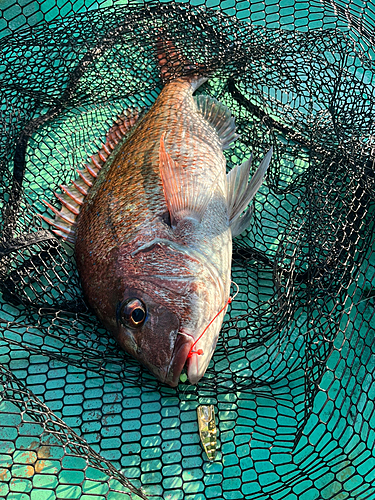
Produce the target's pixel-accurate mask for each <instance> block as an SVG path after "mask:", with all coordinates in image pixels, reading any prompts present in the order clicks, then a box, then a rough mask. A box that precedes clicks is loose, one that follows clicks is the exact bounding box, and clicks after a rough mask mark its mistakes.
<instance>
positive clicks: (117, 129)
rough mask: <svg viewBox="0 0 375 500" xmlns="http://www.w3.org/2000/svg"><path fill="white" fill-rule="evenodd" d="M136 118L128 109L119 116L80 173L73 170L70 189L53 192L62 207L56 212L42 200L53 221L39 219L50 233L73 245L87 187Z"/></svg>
mask: <svg viewBox="0 0 375 500" xmlns="http://www.w3.org/2000/svg"><path fill="white" fill-rule="evenodd" d="M138 117H139V112H138V111H135V110H128V111H127V112H126V113H125V114H124V115H121V116H120V117H119V118H118V119H117V120H116V122H115V123H114V125H113V127H112V128H111V129H110V130H109V131H108V133H107V136H106V142H105V143H104V144H102V147H101V149H100V150H99V151H98V153H96V154H94V155H92V156H91V157H90V158H89V160H88V162H87V163H86V164H85V169H84V170H77V173H78V177H77V178H76V179H74V180H73V181H72V184H71V185H70V186H63V185H62V184H61V185H60V186H59V187H60V189H61V190H62V193H55V196H56V198H57V199H58V200H59V201H60V203H61V205H62V207H61V210H60V211H58V210H57V209H56V208H55V207H53V206H52V205H51V204H50V203H48V202H47V201H44V200H42V201H43V203H45V204H46V205H47V207H48V208H49V209H50V210H51V211H52V212H53V213H54V214H55V218H54V219H49V218H48V217H45V216H44V215H40V217H41V218H42V219H43V220H45V221H46V222H47V223H48V224H50V225H51V226H53V227H54V228H55V229H52V231H53V232H54V233H55V234H56V235H57V236H60V237H61V238H63V239H64V240H66V241H69V242H70V243H74V233H75V224H76V218H77V217H78V215H79V211H80V208H81V206H82V205H83V203H84V200H85V197H86V195H87V194H88V192H89V190H90V188H91V187H92V185H93V183H94V182H95V179H96V177H97V176H98V173H99V172H100V170H101V169H102V167H103V165H104V164H105V162H106V161H107V159H108V158H109V156H110V155H111V154H112V152H113V150H114V149H115V148H116V146H117V144H119V143H120V142H121V141H122V139H124V137H125V136H126V135H127V133H128V132H129V130H130V129H131V128H132V127H133V125H134V124H135V123H136V121H137V120H138Z"/></svg>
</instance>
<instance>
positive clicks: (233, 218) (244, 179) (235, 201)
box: [227, 148, 273, 237]
mask: <svg viewBox="0 0 375 500" xmlns="http://www.w3.org/2000/svg"><path fill="white" fill-rule="evenodd" d="M272 152H273V148H271V149H270V150H269V151H268V153H267V154H266V156H265V157H264V158H263V160H262V162H261V164H260V165H259V167H258V169H257V171H256V172H255V174H254V175H253V176H252V178H251V180H250V182H249V183H248V179H249V174H250V167H251V161H252V156H251V157H250V159H249V160H247V161H245V162H244V163H242V164H241V165H237V166H236V167H234V168H232V170H231V171H230V172H229V173H228V174H227V181H228V215H229V224H230V227H231V229H232V235H233V237H234V236H238V235H239V234H241V233H242V232H243V231H244V230H245V229H247V228H248V226H249V224H250V220H251V215H252V210H251V211H250V212H249V210H250V209H248V210H247V212H246V213H245V214H244V215H242V217H240V216H241V214H242V212H243V211H244V210H245V209H246V207H247V206H248V204H249V203H250V201H251V200H252V199H253V198H254V196H255V195H256V193H257V191H258V189H259V188H260V186H261V185H262V182H263V177H264V175H265V173H266V171H267V168H268V166H269V164H270V161H271V157H272Z"/></svg>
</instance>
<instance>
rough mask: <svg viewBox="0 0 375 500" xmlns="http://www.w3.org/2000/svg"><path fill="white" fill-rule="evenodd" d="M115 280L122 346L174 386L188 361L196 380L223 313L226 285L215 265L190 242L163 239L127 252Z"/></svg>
mask: <svg viewBox="0 0 375 500" xmlns="http://www.w3.org/2000/svg"><path fill="white" fill-rule="evenodd" d="M117 279H118V280H117V283H118V286H117V293H116V297H115V300H114V302H116V305H115V304H113V306H114V305H115V310H116V322H115V328H111V329H112V331H113V333H114V335H115V337H116V339H117V341H118V343H119V344H120V346H121V347H122V348H123V349H124V350H125V351H127V352H128V353H129V354H131V355H132V356H133V357H134V358H136V359H138V360H139V361H140V362H141V363H142V364H143V365H144V366H146V367H147V368H148V369H149V370H150V371H151V372H152V373H153V374H154V375H155V376H156V377H157V378H158V379H159V380H161V381H162V382H164V383H166V384H169V385H170V386H172V387H175V386H177V385H178V382H179V377H180V374H181V372H182V370H183V368H184V366H185V365H186V368H187V374H188V378H189V381H190V382H191V383H193V384H195V383H197V382H198V381H199V380H200V378H201V377H202V376H203V375H204V373H205V371H206V369H207V366H208V364H209V362H210V360H211V357H212V354H213V352H214V350H215V346H216V342H217V338H218V336H219V332H220V329H221V324H222V320H223V316H224V313H225V305H224V304H223V302H224V292H225V291H224V286H223V283H222V280H221V279H220V278H219V276H218V275H217V273H215V272H214V269H212V266H209V265H206V263H205V262H202V260H201V259H200V258H199V256H197V255H195V254H194V251H193V250H190V249H188V248H187V247H185V248H182V249H181V250H180V251H179V248H178V245H177V246H176V245H173V244H170V243H168V242H167V243H163V242H162V243H157V244H155V245H149V246H147V245H146V247H145V248H144V249H143V250H141V251H136V252H133V253H132V254H131V255H129V252H127V253H126V255H123V257H122V258H121V259H120V260H119V265H118V266H117ZM223 306H224V307H223ZM212 320H213V321H212ZM210 323H211V324H210ZM113 326H114V325H113Z"/></svg>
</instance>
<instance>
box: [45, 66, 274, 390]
mask: <svg viewBox="0 0 375 500" xmlns="http://www.w3.org/2000/svg"><path fill="white" fill-rule="evenodd" d="M159 59H160V57H159ZM205 80H206V78H202V77H199V76H196V75H194V74H193V75H190V76H182V77H177V78H174V79H171V80H168V79H167V81H166V84H165V86H164V88H163V89H162V91H161V93H160V95H159V96H158V98H157V99H156V101H155V103H154V104H153V106H152V107H151V108H150V110H149V111H148V112H147V113H146V114H145V115H144V116H143V117H142V118H139V119H138V120H137V121H136V118H134V117H132V118H131V119H130V120H129V119H128V120H127V121H124V123H123V132H124V133H123V135H122V136H121V134H119V132H118V130H116V132H117V136H118V137H121V139H119V140H116V141H114V142H117V144H116V145H114V144H113V138H114V137H115V136H114V134H113V133H112V135H111V134H109V135H108V136H107V143H106V144H107V146H103V147H104V150H105V151H107V153H109V154H108V155H107V154H105V155H104V156H106V157H105V158H104V159H103V157H102V156H101V158H102V159H103V161H102V163H101V164H100V165H98V161H97V160H95V161H94V160H93V161H94V164H95V165H96V166H98V167H99V166H100V169H99V168H98V169H96V173H95V176H96V177H97V178H96V180H95V182H91V183H92V184H93V185H92V187H91V188H90V189H86V188H85V186H84V182H86V184H90V182H88V181H87V178H85V177H84V176H83V175H82V174H80V175H81V178H82V179H83V180H84V182H82V179H81V181H80V184H79V182H76V183H75V184H74V186H75V189H76V191H77V189H78V191H80V193H81V194H82V191H85V190H86V191H87V194H83V195H82V196H79V195H78V194H77V192H75V194H74V193H73V195H72V189H70V191H69V190H68V189H67V188H66V187H63V189H64V191H65V193H68V195H65V198H64V199H62V198H61V197H59V199H60V200H62V202H63V205H64V207H63V210H62V211H61V212H57V211H56V210H55V209H54V212H55V214H56V215H57V218H60V220H59V222H57V221H56V220H55V222H54V226H55V227H56V228H58V229H59V231H57V232H60V234H61V235H64V234H65V235H66V233H69V238H70V239H71V241H74V244H75V256H76V262H77V267H78V271H79V274H80V278H81V281H82V287H83V291H84V295H85V297H86V300H87V302H88V304H89V305H90V307H91V308H92V309H93V311H94V312H95V313H96V315H97V316H98V317H99V319H100V320H101V322H102V323H103V325H104V326H105V327H106V328H107V329H108V330H109V331H111V332H112V333H113V335H114V337H115V338H116V340H117V342H118V343H119V345H120V346H121V347H122V348H123V349H124V350H125V351H127V352H128V353H129V354H131V355H132V356H134V357H135V358H136V359H138V360H139V361H140V362H141V363H142V364H144V365H145V366H146V367H148V368H149V369H150V371H151V372H152V373H154V375H155V376H156V377H157V378H158V379H159V380H161V381H162V382H165V383H167V384H169V385H171V386H176V385H177V384H178V381H179V376H180V374H181V371H182V369H183V368H184V366H185V365H186V368H187V374H188V378H189V381H190V382H191V383H193V384H194V383H197V382H198V381H199V380H200V378H201V377H202V376H203V375H204V373H205V371H206V369H207V366H208V364H209V362H210V359H211V357H212V354H213V352H214V349H215V346H216V342H217V339H218V335H219V332H220V329H221V325H222V321H223V317H224V314H225V311H226V306H227V304H228V299H229V294H230V283H231V258H232V235H233V234H234V235H236V234H239V232H242V231H243V230H244V229H245V228H246V227H247V226H248V224H249V220H250V217H249V215H251V211H250V210H248V211H247V212H246V214H245V215H242V217H240V216H241V214H242V213H243V211H244V209H245V208H246V206H247V205H248V203H249V201H250V200H251V198H252V197H253V196H254V194H255V192H256V191H257V189H258V188H259V186H260V184H261V181H262V178H263V175H264V173H265V171H266V169H267V166H268V163H269V159H270V153H269V154H268V155H267V157H266V159H265V160H264V161H263V162H262V164H261V166H260V167H259V169H258V171H257V173H256V174H255V175H254V177H253V178H252V180H251V182H250V183H249V184H248V178H249V170H250V164H251V162H245V163H244V164H243V165H241V166H240V167H236V168H235V169H233V170H232V171H231V173H230V174H229V175H228V176H227V174H226V160H225V157H224V154H223V149H224V148H226V147H228V146H229V145H230V143H231V142H233V141H234V140H235V139H236V137H237V135H236V133H235V123H234V119H233V117H232V116H231V114H230V111H229V110H228V109H227V108H226V107H225V106H224V105H223V104H221V103H220V102H218V101H216V100H215V99H213V98H211V97H208V96H198V97H194V96H193V93H194V91H195V90H196V89H197V88H198V87H199V85H200V84H201V83H203V81H205ZM134 122H136V123H134ZM124 129H125V130H124ZM111 141H112V142H111ZM109 146H110V147H109ZM108 149H111V151H109V150H108ZM102 153H103V150H102ZM99 156H100V155H99ZM93 158H94V157H93ZM96 158H98V157H96ZM92 168H93V164H92V163H91V167H87V169H88V171H90V172H91V170H92ZM68 198H69V199H70V200H73V203H76V204H77V207H78V205H79V207H78V208H77V207H76V208H77V210H76V211H77V212H78V214H77V215H74V217H72V216H71V213H70V214H69V215H67V210H68V211H70V212H71V209H70V208H69V207H68V208H67V205H68V204H69V203H70V201H69V203H68V202H67V199H68ZM49 206H50V205H49ZM50 207H51V206H50ZM51 208H52V207H51ZM62 219H64V220H63V222H61V220H62ZM67 219H69V221H70V222H68V223H67V222H66V220H67ZM46 220H47V219H46ZM49 222H51V221H49ZM61 231H62V232H61Z"/></svg>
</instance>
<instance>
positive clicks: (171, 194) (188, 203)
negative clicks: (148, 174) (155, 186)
mask: <svg viewBox="0 0 375 500" xmlns="http://www.w3.org/2000/svg"><path fill="white" fill-rule="evenodd" d="M164 137H165V133H163V134H162V136H161V138H160V148H159V168H160V175H161V179H162V183H163V190H164V197H165V201H166V204H167V207H168V210H169V214H170V217H171V221H172V226H175V225H176V224H177V222H179V221H180V220H182V219H184V218H185V217H191V218H194V219H196V220H198V221H199V222H200V221H201V220H202V217H203V215H204V213H205V211H206V209H207V206H208V204H209V202H210V201H211V198H212V194H213V190H211V189H207V185H206V184H204V183H203V182H202V176H201V175H194V172H193V173H191V172H190V175H187V174H186V172H184V169H183V168H182V167H180V166H179V165H178V164H177V163H176V162H175V161H174V160H173V158H172V157H171V156H170V155H169V153H168V152H167V151H166V149H165V144H164ZM197 174H198V172H197Z"/></svg>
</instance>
